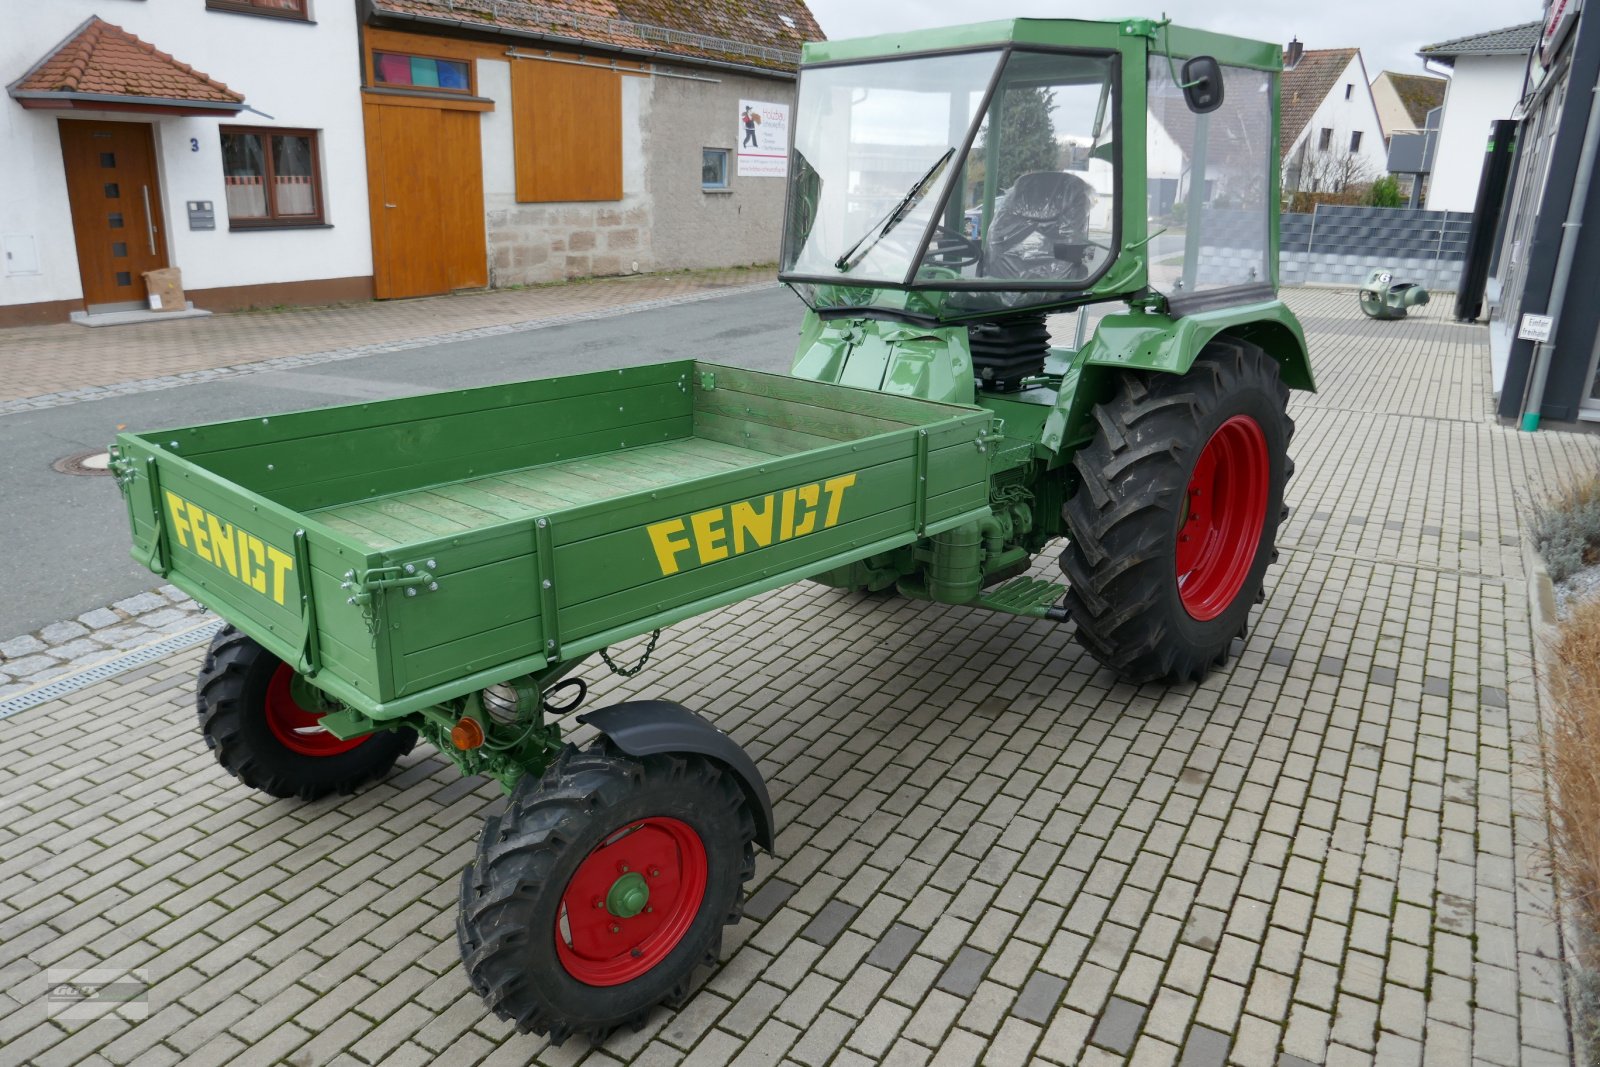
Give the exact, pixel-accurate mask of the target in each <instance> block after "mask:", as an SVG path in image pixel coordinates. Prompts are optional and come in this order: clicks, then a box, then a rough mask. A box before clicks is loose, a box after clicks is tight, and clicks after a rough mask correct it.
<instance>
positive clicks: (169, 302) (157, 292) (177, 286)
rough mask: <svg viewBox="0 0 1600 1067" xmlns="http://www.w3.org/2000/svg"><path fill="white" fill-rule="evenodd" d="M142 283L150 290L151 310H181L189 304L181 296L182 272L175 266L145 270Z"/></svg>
mask: <svg viewBox="0 0 1600 1067" xmlns="http://www.w3.org/2000/svg"><path fill="white" fill-rule="evenodd" d="M144 285H145V288H146V289H148V290H149V291H150V310H151V311H182V310H183V309H184V308H186V307H188V306H189V305H188V302H187V301H186V300H184V298H183V272H182V271H181V270H179V269H178V268H177V267H162V268H161V269H160V270H147V271H145V272H144Z"/></svg>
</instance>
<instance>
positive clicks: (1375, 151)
mask: <svg viewBox="0 0 1600 1067" xmlns="http://www.w3.org/2000/svg"><path fill="white" fill-rule="evenodd" d="M1346 85H1350V86H1354V88H1352V89H1351V91H1350V99H1348V100H1346V99H1345V97H1344V90H1345V86H1346ZM1324 129H1330V130H1332V131H1333V139H1332V142H1331V144H1330V147H1329V151H1330V152H1333V153H1337V154H1339V155H1343V154H1344V153H1346V152H1348V151H1349V150H1350V135H1351V134H1353V133H1356V132H1358V131H1359V132H1360V133H1361V150H1360V152H1358V153H1357V154H1358V155H1359V156H1360V157H1361V158H1362V159H1363V160H1365V161H1366V163H1367V167H1368V169H1369V170H1370V171H1371V172H1372V176H1373V177H1374V178H1381V177H1382V176H1383V175H1384V174H1385V173H1387V172H1388V169H1389V160H1388V153H1387V152H1386V151H1385V150H1384V146H1383V127H1382V124H1381V123H1379V121H1378V109H1377V106H1376V105H1374V104H1373V102H1372V87H1371V86H1370V85H1369V84H1368V83H1367V71H1366V67H1365V66H1364V65H1363V64H1362V62H1361V53H1359V52H1357V53H1356V55H1355V57H1354V58H1352V59H1351V60H1350V63H1349V65H1348V66H1346V67H1345V69H1344V73H1343V74H1341V75H1339V78H1338V80H1337V81H1335V82H1334V83H1333V88H1332V89H1330V90H1328V95H1327V97H1326V98H1325V99H1324V100H1323V101H1322V103H1321V104H1320V105H1318V107H1317V111H1316V114H1314V115H1312V116H1311V121H1310V122H1308V123H1306V128H1305V129H1303V130H1301V131H1300V137H1299V139H1298V140H1296V141H1295V143H1294V146H1293V148H1291V149H1290V151H1289V154H1288V155H1286V156H1285V157H1284V170H1285V175H1286V176H1287V172H1288V166H1289V164H1290V163H1291V162H1292V161H1295V160H1297V159H1298V158H1299V156H1300V153H1301V152H1302V151H1304V152H1306V153H1307V155H1308V156H1309V155H1314V154H1316V153H1317V152H1318V151H1319V149H1318V148H1317V146H1318V145H1319V144H1320V143H1321V140H1322V131H1323V130H1324ZM1302 186H1303V188H1304V189H1305V190H1306V191H1310V189H1309V179H1307V180H1306V181H1305V182H1303V183H1302Z"/></svg>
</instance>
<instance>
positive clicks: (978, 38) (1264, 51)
mask: <svg viewBox="0 0 1600 1067" xmlns="http://www.w3.org/2000/svg"><path fill="white" fill-rule="evenodd" d="M1010 44H1017V45H1035V46H1041V47H1046V48H1090V49H1097V50H1108V51H1112V50H1114V51H1135V50H1148V51H1151V52H1156V53H1160V52H1163V51H1168V50H1170V51H1171V53H1172V55H1173V56H1176V57H1185V58H1186V57H1188V56H1196V55H1210V56H1215V57H1216V59H1217V61H1218V62H1219V63H1224V64H1227V65H1229V66H1236V67H1250V68H1254V69H1256V70H1272V71H1276V70H1281V69H1283V51H1282V49H1281V47H1280V46H1279V45H1277V44H1272V43H1269V42H1266V41H1253V40H1250V39H1248V38H1245V37H1233V36H1230V35H1228V34H1222V33H1211V32H1209V31H1207V30H1193V29H1185V28H1184V27H1182V26H1172V25H1163V24H1162V23H1161V22H1160V21H1158V20H1156V19H1121V20H1118V21H1115V22H1113V21H1097V20H1088V19H999V20H996V21H994V22H977V23H972V24H970V25H966V26H944V27H938V28H935V29H927V30H907V31H905V32H903V33H887V34H880V35H878V36H876V37H854V38H850V39H848V40H840V41H814V42H810V43H808V44H807V45H806V46H805V47H804V48H803V49H802V51H801V66H802V67H806V66H820V65H823V64H829V63H851V62H863V61H869V60H876V59H889V58H894V57H898V56H911V55H919V54H924V53H929V52H954V51H967V50H970V49H978V48H986V47H989V48H998V47H1004V46H1006V45H1010Z"/></svg>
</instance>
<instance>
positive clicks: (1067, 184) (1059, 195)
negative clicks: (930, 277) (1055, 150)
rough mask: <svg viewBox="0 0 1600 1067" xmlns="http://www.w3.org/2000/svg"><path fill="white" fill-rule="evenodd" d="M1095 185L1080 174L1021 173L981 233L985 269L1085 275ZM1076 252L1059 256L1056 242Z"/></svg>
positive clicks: (997, 273) (998, 274)
mask: <svg viewBox="0 0 1600 1067" xmlns="http://www.w3.org/2000/svg"><path fill="white" fill-rule="evenodd" d="M1092 195H1093V191H1092V190H1091V189H1090V187H1089V183H1088V182H1086V181H1084V180H1083V179H1082V178H1079V177H1077V176H1076V175H1072V174H1066V173H1064V172H1062V171H1055V170H1036V171H1032V172H1030V173H1027V174H1024V175H1022V176H1020V177H1019V178H1017V181H1016V184H1015V185H1013V186H1012V187H1011V190H1010V191H1009V192H1008V193H1007V194H1006V200H1005V206H1003V207H1002V208H1001V209H1000V210H999V211H997V212H995V216H994V219H993V221H992V222H991V223H990V224H989V232H988V233H986V234H984V236H983V273H984V275H985V276H986V277H989V278H1008V279H1010V278H1016V279H1026V280H1030V281H1037V280H1044V279H1049V278H1075V277H1077V278H1081V277H1083V276H1084V272H1085V266H1084V258H1085V257H1084V255H1083V254H1082V253H1083V252H1084V251H1085V250H1086V246H1087V244H1088V233H1089V207H1090V201H1091V197H1092ZM1059 245H1069V246H1071V247H1072V254H1070V255H1069V256H1068V257H1067V258H1058V253H1059V252H1061V251H1062V249H1059V248H1058V247H1057V246H1059Z"/></svg>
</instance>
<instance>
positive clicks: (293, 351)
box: [0, 270, 776, 415]
mask: <svg viewBox="0 0 1600 1067" xmlns="http://www.w3.org/2000/svg"><path fill="white" fill-rule="evenodd" d="M769 279H770V274H766V273H763V272H758V271H752V270H719V271H699V272H694V273H681V274H664V275H643V276H638V277H632V278H612V279H603V280H600V281H590V282H580V283H573V284H570V285H558V286H548V287H544V288H539V289H529V290H498V291H495V292H487V293H467V294H459V295H454V296H442V297H430V298H428V299H424V300H405V301H386V302H373V303H368V304H352V305H345V306H341V307H332V308H308V309H300V310H292V311H282V312H245V313H239V314H232V315H214V316H212V317H211V318H207V319H183V320H180V321H176V322H160V323H145V324H139V325H133V326H117V327H108V328H103V329H93V330H88V329H85V328H83V327H82V326H73V325H59V326H23V327H17V328H14V329H8V330H0V367H3V368H4V370H5V376H4V380H3V381H0V415H8V414H12V413H15V412H18V411H34V410H37V409H40V408H52V407H61V406H62V405H64V404H75V403H78V402H79V401H83V400H100V399H104V398H106V397H113V396H125V395H127V394H130V393H147V392H151V391H153V390H157V389H170V388H172V387H174V386H179V385H192V384H194V383H195V382H205V381H212V380H215V379H217V378H223V377H231V376H233V375H237V374H250V373H254V372H258V371H267V370H289V369H293V368H296V367H305V366H311V365H313V364H318V363H331V362H334V361H336V360H343V359H355V358H357V357H360V356H370V355H377V354H379V353H383V352H399V351H403V350H405V349H411V348H424V347H427V346H429V345H436V344H444V343H447V342H450V341H468V340H472V339H474V338H478V337H495V336H499V335H502V334H508V333H521V332H524V331H527V330H541V329H545V328H547V327H551V326H563V325H566V324H568V323H573V322H587V321H591V320H594V319H603V318H611V317H614V316H616V315H626V314H628V313H630V312H634V311H648V310H650V309H652V308H661V307H670V306H672V305H675V304H686V303H694V302H695V301H699V300H709V299H713V298H715V297H719V296H727V295H729V294H730V293H737V292H741V291H755V290H757V289H765V288H771V287H772V286H773V285H775V284H776V283H775V282H772V281H770V280H769Z"/></svg>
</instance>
